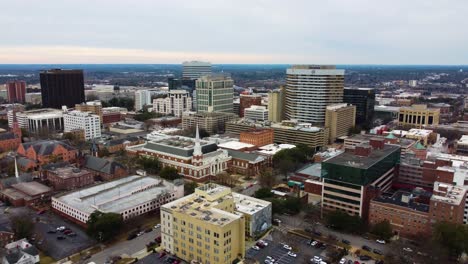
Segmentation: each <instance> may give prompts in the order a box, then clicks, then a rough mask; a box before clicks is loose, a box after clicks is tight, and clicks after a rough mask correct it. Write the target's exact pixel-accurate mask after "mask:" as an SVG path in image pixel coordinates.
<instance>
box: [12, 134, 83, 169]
mask: <svg viewBox="0 0 468 264" xmlns="http://www.w3.org/2000/svg"><path fill="white" fill-rule="evenodd" d="M16 152H17V153H18V155H20V156H23V157H25V158H27V159H28V160H30V161H31V162H34V163H35V167H37V166H40V165H44V164H47V163H50V162H57V161H67V162H70V163H73V162H74V161H76V158H77V154H78V150H77V149H76V148H74V147H72V146H70V145H69V144H68V143H66V142H63V141H58V140H38V141H33V142H28V143H23V144H21V145H19V147H18V149H17V151H16ZM20 167H21V168H22V169H23V170H24V169H25V168H23V166H22V165H21V164H20Z"/></svg>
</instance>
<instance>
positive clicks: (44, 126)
mask: <svg viewBox="0 0 468 264" xmlns="http://www.w3.org/2000/svg"><path fill="white" fill-rule="evenodd" d="M7 115H8V125H9V126H10V127H13V120H14V119H15V116H16V120H17V122H18V125H19V127H20V128H25V129H27V130H28V131H29V132H30V133H37V132H40V131H61V130H63V111H62V110H57V109H51V108H42V109H35V110H30V111H24V112H14V111H13V110H9V111H8V113H7Z"/></svg>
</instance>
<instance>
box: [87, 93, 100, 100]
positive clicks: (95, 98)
mask: <svg viewBox="0 0 468 264" xmlns="http://www.w3.org/2000/svg"><path fill="white" fill-rule="evenodd" d="M86 100H87V101H97V100H99V97H98V96H97V95H96V94H92V93H88V94H87V95H86Z"/></svg>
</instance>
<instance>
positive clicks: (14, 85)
mask: <svg viewBox="0 0 468 264" xmlns="http://www.w3.org/2000/svg"><path fill="white" fill-rule="evenodd" d="M5 88H6V91H7V97H8V98H7V99H8V102H9V103H24V102H25V100H26V82H25V81H11V82H7V83H6V84H5Z"/></svg>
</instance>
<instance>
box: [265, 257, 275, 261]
mask: <svg viewBox="0 0 468 264" xmlns="http://www.w3.org/2000/svg"><path fill="white" fill-rule="evenodd" d="M266 259H267V260H268V261H270V262H275V260H276V259H274V258H272V257H270V256H266Z"/></svg>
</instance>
